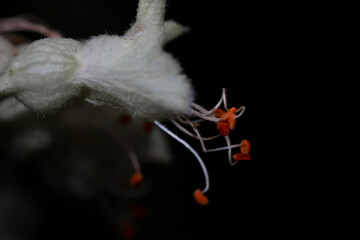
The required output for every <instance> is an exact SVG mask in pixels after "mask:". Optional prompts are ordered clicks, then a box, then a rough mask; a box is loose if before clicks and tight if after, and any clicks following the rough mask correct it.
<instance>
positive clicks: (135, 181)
mask: <svg viewBox="0 0 360 240" xmlns="http://www.w3.org/2000/svg"><path fill="white" fill-rule="evenodd" d="M142 179H143V176H142V174H141V173H134V174H133V175H132V176H131V179H130V184H131V185H132V186H134V187H137V186H139V185H140V184H141V183H142Z"/></svg>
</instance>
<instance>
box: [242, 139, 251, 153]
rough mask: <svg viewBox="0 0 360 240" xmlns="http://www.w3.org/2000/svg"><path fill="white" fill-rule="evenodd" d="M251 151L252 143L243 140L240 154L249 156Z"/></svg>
mask: <svg viewBox="0 0 360 240" xmlns="http://www.w3.org/2000/svg"><path fill="white" fill-rule="evenodd" d="M250 149H251V146H250V142H249V141H248V140H242V141H241V146H240V152H241V153H242V154H249V152H250Z"/></svg>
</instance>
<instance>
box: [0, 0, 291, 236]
mask: <svg viewBox="0 0 360 240" xmlns="http://www.w3.org/2000/svg"><path fill="white" fill-rule="evenodd" d="M7 4H8V5H7V6H6V7H2V8H1V10H0V16H1V17H9V16H14V15H18V14H23V13H31V14H34V15H36V16H39V17H41V18H43V19H44V20H46V21H47V22H48V23H50V24H51V25H52V26H53V27H54V28H55V29H58V30H60V31H61V32H62V33H63V34H64V35H65V37H69V38H75V39H86V38H89V37H91V36H94V35H98V34H104V33H108V34H119V35H121V34H122V33H124V32H125V31H126V30H127V29H128V28H129V26H130V25H131V23H132V22H133V21H134V20H135V15H136V8H137V1H135V0H118V1H105V0H103V1H96V2H91V1H85V0H84V1H47V2H41V1H11V2H8V3H7ZM281 7H285V8H286V6H281ZM293 11H295V9H294V6H288V7H287V8H286V13H285V14H284V13H283V11H282V10H280V6H274V5H273V4H272V5H270V4H269V3H259V2H253V3H243V2H240V3H237V4H236V6H235V5H233V3H231V4H230V2H224V1H223V2H220V1H191V0H184V1H175V0H169V1H168V4H167V11H166V15H165V18H166V19H174V20H176V21H178V22H180V23H182V24H183V25H186V26H189V27H191V31H190V32H189V33H187V34H186V35H184V36H182V37H180V38H178V39H176V40H175V41H173V42H171V43H169V44H168V45H167V46H166V47H165V49H166V51H168V52H171V53H172V54H173V55H174V56H175V57H176V58H177V59H178V60H179V61H180V63H181V64H182V66H183V68H184V71H185V73H186V74H187V75H188V76H189V78H190V79H191V81H192V83H193V85H194V88H195V90H196V93H197V95H196V102H197V103H199V104H201V105H203V106H205V107H208V108H210V107H211V106H212V105H214V104H215V103H216V102H217V101H218V99H219V97H220V94H221V88H223V87H225V88H227V89H228V95H229V102H230V105H233V106H242V105H244V106H246V107H247V110H246V112H245V114H244V115H243V117H241V119H239V120H238V129H237V130H236V134H237V139H239V140H241V139H248V140H249V141H250V142H251V143H252V152H251V153H252V160H251V161H243V162H240V163H239V164H237V165H236V166H234V167H230V166H229V165H228V162H227V158H226V153H213V154H211V153H208V154H202V156H203V157H204V159H205V162H206V164H207V166H208V170H209V174H210V181H211V187H210V191H209V192H208V194H207V195H208V196H209V199H210V204H209V205H208V206H206V207H201V206H198V205H197V204H196V203H194V201H193V198H192V192H193V190H195V189H196V188H198V187H201V186H202V184H203V175H202V172H201V169H200V168H199V165H198V163H197V162H196V160H195V159H194V157H193V156H192V155H191V154H190V153H188V151H187V150H185V149H184V148H183V147H182V146H181V145H180V144H178V143H177V142H175V141H173V140H170V142H171V147H172V150H173V152H174V155H175V163H174V165H173V166H172V167H159V166H156V167H148V168H147V169H145V174H147V175H149V176H152V177H153V178H154V182H155V189H154V192H153V194H152V195H151V196H150V197H148V198H147V199H145V200H143V201H145V203H146V204H147V205H148V206H149V208H150V210H151V214H150V216H148V219H147V220H146V219H144V221H143V222H142V223H141V229H140V235H139V237H138V239H199V238H200V239H206V238H210V237H215V238H217V239H241V238H243V237H245V236H252V237H256V236H258V235H259V234H266V235H268V236H279V235H282V234H284V233H283V231H282V229H283V228H284V224H285V222H287V223H286V225H291V220H288V219H286V218H285V216H284V215H283V214H282V211H281V210H280V208H282V206H283V205H285V204H286V202H288V201H289V200H290V199H289V198H291V197H290V196H289V195H287V194H285V196H284V195H283V192H282V193H281V194H280V191H279V189H278V183H279V181H278V178H279V176H278V175H277V174H278V172H280V171H277V170H278V169H276V167H275V166H276V165H277V161H278V159H279V158H280V157H281V156H280V155H281V151H280V148H281V147H280V145H279V144H280V143H278V142H277V140H275V139H277V138H278V136H277V134H280V130H278V129H277V126H279V122H277V123H276V124H274V122H275V120H274V119H276V118H277V116H276V114H277V112H278V111H279V105H278V103H279V101H284V99H283V98H284V96H283V95H281V96H279V94H278V93H279V92H280V91H279V89H278V88H279V87H283V88H286V89H288V88H287V84H286V83H283V82H281V81H282V80H284V78H286V77H287V76H288V75H287V73H288V71H289V68H291V67H292V65H291V63H289V62H288V61H287V60H285V59H286V58H287V56H288V55H290V54H291V53H292V52H291V51H293V50H290V49H291V47H292V46H291V44H289V39H291V38H292V37H294V36H293V35H288V34H287V33H288V32H289V31H290V29H291V28H292V27H293V26H292V23H287V24H283V21H284V17H285V16H286V15H291V14H292V12H293ZM280 22H282V24H281V25H280ZM288 49H289V50H288ZM282 110H284V109H282ZM287 120H288V119H287V118H285V119H279V120H276V121H280V122H281V121H283V122H284V124H285V123H286V122H287ZM280 125H281V124H280ZM269 130H271V131H272V133H271V135H268V134H267V132H268V131H269ZM193 145H194V146H196V147H197V150H199V151H200V147H199V145H197V143H196V142H194V143H193ZM23 168H25V170H23V171H25V172H27V174H29V175H30V176H32V177H33V178H34V179H35V180H33V182H34V183H36V184H38V187H37V188H36V189H37V190H36V191H37V194H40V195H41V196H43V197H42V198H43V199H44V200H43V205H44V209H45V211H44V212H45V214H44V215H45V218H46V219H47V220H46V221H44V223H43V228H42V231H41V234H40V238H43V239H64V238H66V239H72V238H78V239H89V238H97V239H116V236H115V233H114V229H113V228H112V225H111V223H108V222H107V220H106V217H105V216H104V215H105V214H104V213H103V212H102V210H101V209H99V208H97V202H96V201H91V200H90V201H79V200H76V199H71V198H65V197H55V196H49V193H48V192H47V190H46V188H45V187H44V186H43V187H42V183H41V181H40V180H36V171H39V170H37V169H36V167H33V166H31V164H29V166H26V167H23ZM26 168H28V169H29V170H26ZM37 181H39V182H37ZM282 190H285V191H287V189H282ZM54 206H56V208H54ZM289 211H290V210H289ZM284 218H285V219H284ZM270 225H271V226H272V227H271V228H270V227H269V226H270ZM71 231H73V233H71ZM50 236H51V237H50Z"/></svg>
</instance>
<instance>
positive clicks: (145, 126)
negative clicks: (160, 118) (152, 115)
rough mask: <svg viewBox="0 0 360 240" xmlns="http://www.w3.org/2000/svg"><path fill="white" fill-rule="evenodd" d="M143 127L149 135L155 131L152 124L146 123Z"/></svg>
mask: <svg viewBox="0 0 360 240" xmlns="http://www.w3.org/2000/svg"><path fill="white" fill-rule="evenodd" d="M143 127H144V132H145V133H147V134H149V133H151V131H152V129H153V124H152V122H145V123H144V126H143Z"/></svg>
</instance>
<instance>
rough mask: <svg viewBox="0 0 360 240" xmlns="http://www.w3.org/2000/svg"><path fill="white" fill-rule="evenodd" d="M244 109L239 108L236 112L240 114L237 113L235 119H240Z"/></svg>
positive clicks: (243, 107)
mask: <svg viewBox="0 0 360 240" xmlns="http://www.w3.org/2000/svg"><path fill="white" fill-rule="evenodd" d="M245 109H246V107H245V106H242V107H239V108H238V110H237V111H236V112H240V113H238V115H236V118H238V117H240V116H241V115H243V114H244V112H245Z"/></svg>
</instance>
